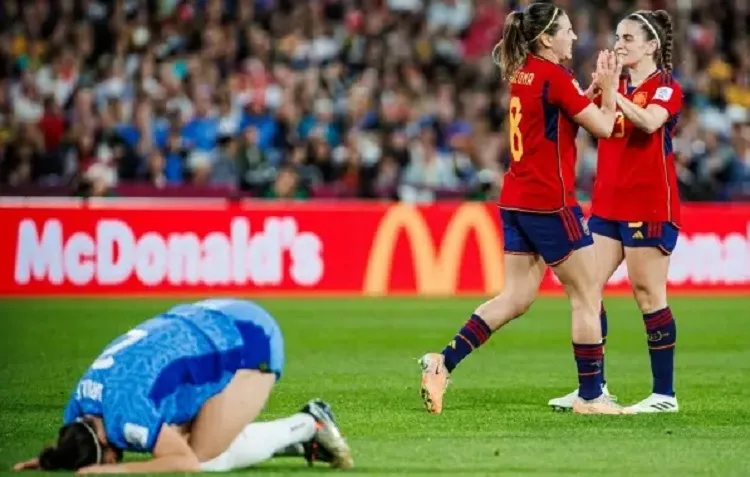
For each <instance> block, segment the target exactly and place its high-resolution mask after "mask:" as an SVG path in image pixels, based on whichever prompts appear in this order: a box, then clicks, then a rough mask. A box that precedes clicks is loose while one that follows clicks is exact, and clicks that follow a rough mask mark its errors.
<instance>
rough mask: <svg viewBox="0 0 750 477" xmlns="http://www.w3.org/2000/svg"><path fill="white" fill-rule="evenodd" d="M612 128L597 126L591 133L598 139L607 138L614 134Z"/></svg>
mask: <svg viewBox="0 0 750 477" xmlns="http://www.w3.org/2000/svg"><path fill="white" fill-rule="evenodd" d="M612 129H613V128H596V129H595V130H594V131H591V133H592V134H593V135H594V137H596V138H597V139H607V138H608V137H610V136H611V135H612Z"/></svg>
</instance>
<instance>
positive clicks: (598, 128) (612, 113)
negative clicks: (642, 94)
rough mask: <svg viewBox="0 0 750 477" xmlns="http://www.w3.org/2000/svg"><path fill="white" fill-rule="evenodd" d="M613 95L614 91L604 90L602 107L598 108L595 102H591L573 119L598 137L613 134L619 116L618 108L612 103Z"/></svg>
mask: <svg viewBox="0 0 750 477" xmlns="http://www.w3.org/2000/svg"><path fill="white" fill-rule="evenodd" d="M613 96H614V93H613V92H602V106H601V108H597V107H596V105H595V104H593V103H592V104H589V105H588V106H586V107H585V108H584V110H583V111H581V112H580V113H578V114H576V115H575V116H574V117H573V120H574V121H575V122H577V123H578V124H580V125H581V126H582V127H583V128H584V129H586V130H587V131H588V132H590V133H591V134H593V135H594V136H596V137H598V138H606V137H609V136H611V135H612V130H613V129H614V127H615V119H616V116H617V110H616V108H615V106H614V105H613V104H612V103H613V102H614V101H613V99H614V98H612V97H613Z"/></svg>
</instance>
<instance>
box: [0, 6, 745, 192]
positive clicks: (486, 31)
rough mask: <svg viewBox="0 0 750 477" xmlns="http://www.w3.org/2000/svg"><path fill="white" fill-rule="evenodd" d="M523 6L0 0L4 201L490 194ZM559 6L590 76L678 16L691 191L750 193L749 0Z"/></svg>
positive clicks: (683, 181) (579, 62) (587, 179)
mask: <svg viewBox="0 0 750 477" xmlns="http://www.w3.org/2000/svg"><path fill="white" fill-rule="evenodd" d="M526 3H528V1H527V0H522V1H521V0H519V1H513V0H361V1H353V0H310V1H306V2H298V1H292V0H195V1H185V0H149V1H135V0H111V1H104V0H60V1H51V0H36V1H27V0H4V1H2V2H0V18H4V19H5V22H4V23H5V25H8V28H4V29H3V30H2V32H0V193H2V194H32V195H33V194H44V195H50V194H76V193H93V191H98V192H97V193H99V194H101V193H108V194H117V195H121V196H127V195H144V194H154V195H158V194H163V193H166V191H169V193H171V194H184V195H192V194H196V193H197V194H207V195H230V194H231V195H235V194H241V195H245V196H256V197H275V196H286V195H289V194H291V196H295V197H297V196H305V197H307V196H310V197H317V196H321V197H358V196H359V197H393V198H400V199H402V200H418V201H431V200H439V199H441V198H461V197H463V198H469V199H481V200H484V199H488V198H489V199H491V198H494V197H496V196H497V194H498V192H499V189H500V188H501V187H502V172H503V171H504V168H505V166H506V165H507V163H508V151H507V137H506V132H505V126H504V119H505V116H506V114H505V108H506V106H507V98H506V96H507V94H506V93H507V85H505V84H504V83H503V82H502V81H501V80H500V78H499V75H498V71H497V68H496V67H495V66H494V65H493V64H492V62H491V60H490V55H489V52H490V51H491V49H492V47H493V46H494V44H495V43H496V42H497V40H498V38H499V36H500V32H501V31H502V27H503V24H502V23H503V21H504V18H505V16H506V14H507V13H508V12H509V11H511V10H513V9H515V8H519V7H522V6H523V5H525V4H526ZM557 3H558V4H560V6H562V7H563V8H566V9H568V10H569V11H571V12H575V14H574V17H573V18H572V20H573V22H574V26H575V29H576V33H577V34H578V37H579V39H578V41H577V42H576V52H575V54H574V57H575V58H576V62H575V63H574V64H572V65H570V66H571V67H573V68H574V71H575V72H576V74H577V76H578V79H579V81H580V82H581V83H582V84H588V82H589V78H590V73H591V71H592V69H593V66H594V65H593V58H595V53H596V52H597V51H598V50H600V49H602V48H604V47H606V46H609V45H610V44H611V43H612V38H611V31H612V30H613V26H614V22H615V21H616V19H617V18H621V17H622V16H623V15H624V13H625V12H627V11H632V10H635V9H638V8H646V9H657V8H667V9H668V10H669V11H670V12H671V13H672V15H673V17H674V19H675V23H676V32H677V33H676V38H677V40H676V51H675V66H676V73H677V76H678V78H679V80H680V81H681V83H682V84H683V85H684V87H685V90H686V95H687V96H686V108H685V113H684V115H683V117H682V120H681V121H680V124H679V127H678V133H677V134H678V136H677V138H676V142H675V147H676V151H677V153H678V160H679V172H680V186H681V193H682V195H683V197H684V198H685V199H688V200H731V199H739V198H745V199H747V198H750V158H749V157H750V153H748V150H749V149H750V146H748V144H750V137H748V134H749V132H750V114H749V113H748V108H750V58H749V57H748V55H747V53H746V52H747V50H748V46H749V45H750V37H749V36H748V33H747V31H748V28H747V27H748V25H749V24H750V6H749V5H748V2H746V1H744V0H701V1H694V2H683V1H679V0H637V1H635V0H633V1H627V0H596V1H589V0H565V1H559V2H557ZM581 134H582V137H581V139H580V144H581V146H582V147H581V148H580V150H581V152H580V161H579V177H578V180H579V186H580V189H581V190H582V191H583V192H582V194H583V196H584V197H582V198H583V199H585V198H586V196H587V193H588V191H589V190H590V187H591V184H592V183H593V178H594V177H595V174H596V163H595V161H593V160H592V158H593V157H595V152H594V148H595V147H596V146H595V142H594V141H591V140H590V139H589V138H587V137H585V133H581ZM90 169H91V170H90ZM280 171H284V172H283V175H285V176H286V175H288V176H289V177H292V176H293V177H295V180H294V181H293V182H294V183H295V184H296V185H295V186H293V187H292V186H287V185H286V184H287V183H290V179H287V178H284V177H282V178H280V180H277V175H278V174H282V173H281V172H280ZM92 181H93V182H92ZM279 183H281V184H282V185H281V186H279ZM167 186H169V187H167ZM287 189H289V190H291V191H294V192H287Z"/></svg>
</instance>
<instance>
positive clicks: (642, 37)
mask: <svg viewBox="0 0 750 477" xmlns="http://www.w3.org/2000/svg"><path fill="white" fill-rule="evenodd" d="M656 47H657V45H656V40H650V41H649V40H647V39H646V34H645V33H644V32H643V26H642V25H641V24H640V23H639V22H637V21H633V20H627V19H626V20H623V21H621V22H620V24H619V25H617V32H616V33H615V53H616V54H617V56H618V57H619V58H620V61H622V64H623V66H627V67H633V66H635V65H637V64H638V63H640V62H641V61H643V60H644V59H651V58H653V55H654V53H655V52H656Z"/></svg>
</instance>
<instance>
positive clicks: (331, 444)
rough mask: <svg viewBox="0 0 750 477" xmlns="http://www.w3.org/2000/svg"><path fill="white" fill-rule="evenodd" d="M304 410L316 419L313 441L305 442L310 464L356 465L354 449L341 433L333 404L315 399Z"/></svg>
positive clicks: (306, 458)
mask: <svg viewBox="0 0 750 477" xmlns="http://www.w3.org/2000/svg"><path fill="white" fill-rule="evenodd" d="M302 412H304V413H306V414H309V415H311V416H312V417H313V419H315V423H316V427H317V430H316V431H315V436H314V437H313V438H312V440H311V441H309V442H307V443H305V444H304V451H305V460H306V461H307V463H308V465H311V466H312V465H313V463H314V462H315V461H320V462H328V463H330V464H331V467H334V468H340V469H350V468H352V467H354V459H353V458H352V451H351V449H350V448H349V445H348V444H347V443H346V440H345V439H344V437H343V436H342V435H341V431H340V430H339V427H338V425H337V424H336V420H335V418H334V416H333V412H332V411H331V406H329V405H328V404H327V403H325V402H324V401H322V400H320V399H313V400H312V401H310V402H308V403H307V404H306V405H305V407H303V408H302Z"/></svg>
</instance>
